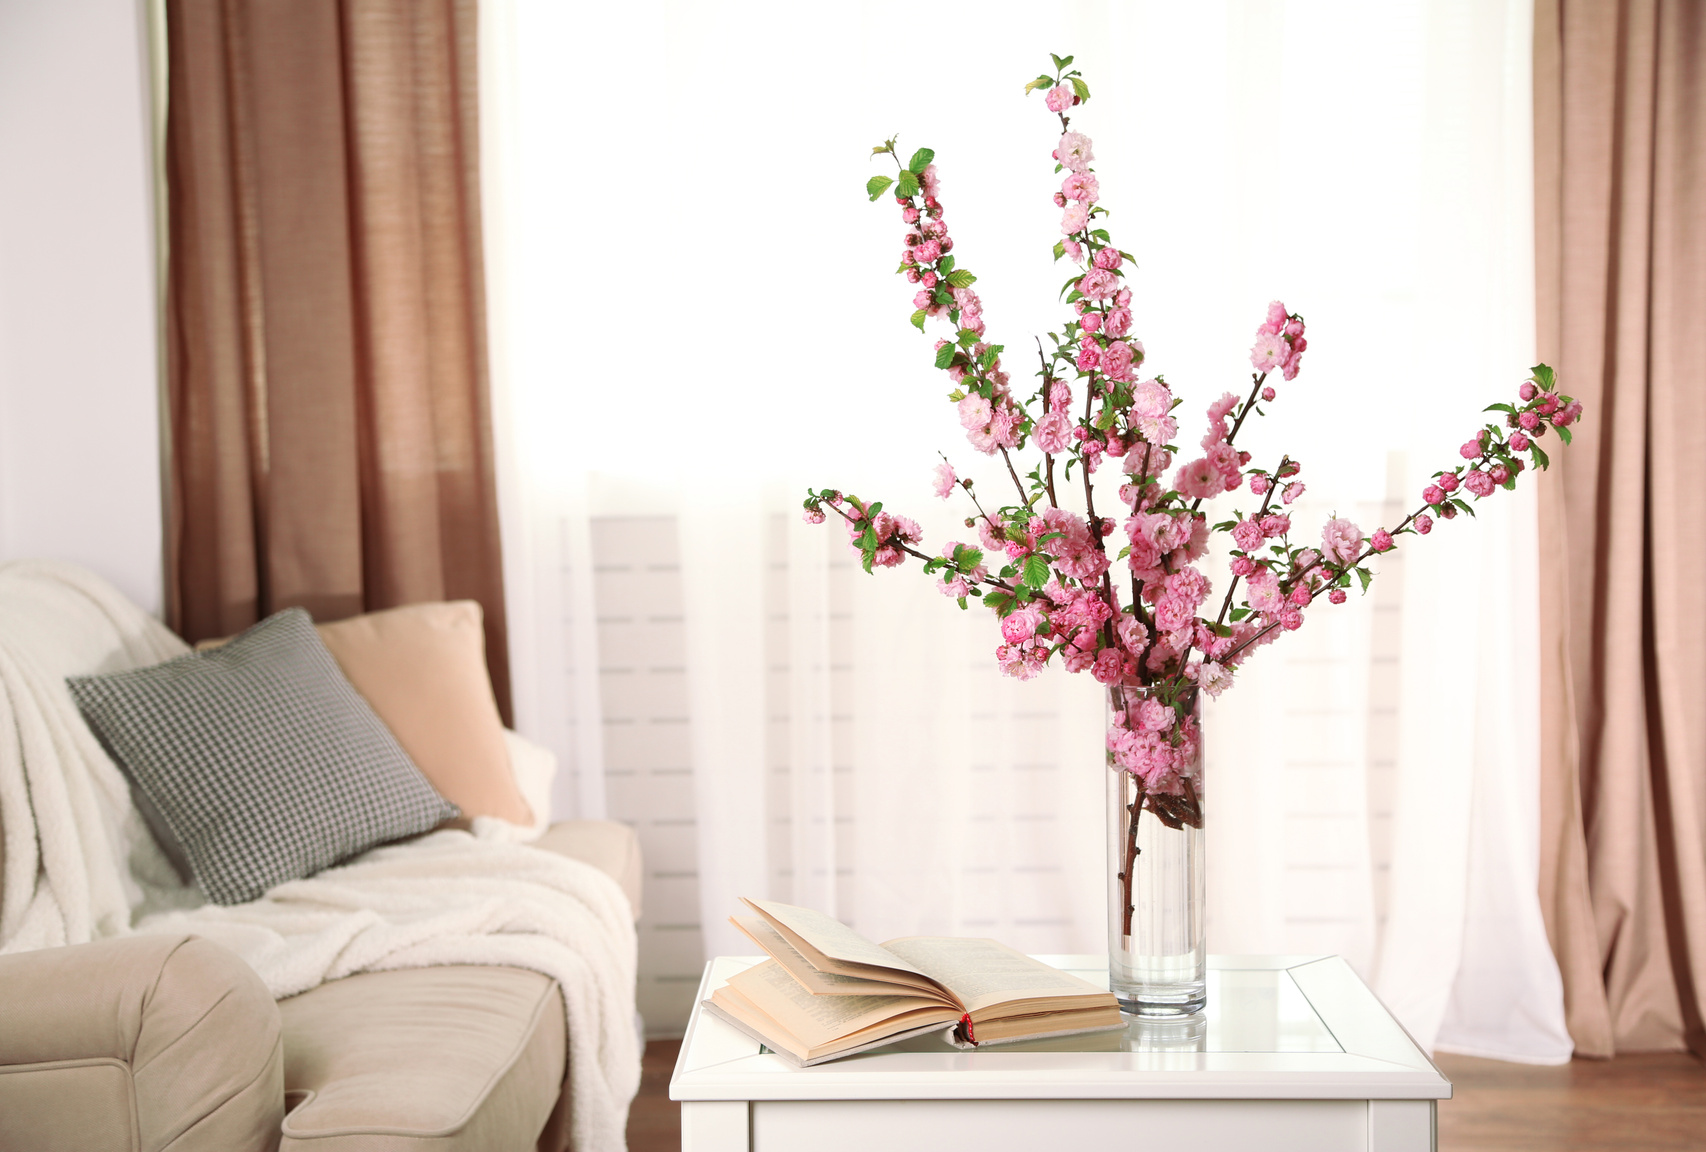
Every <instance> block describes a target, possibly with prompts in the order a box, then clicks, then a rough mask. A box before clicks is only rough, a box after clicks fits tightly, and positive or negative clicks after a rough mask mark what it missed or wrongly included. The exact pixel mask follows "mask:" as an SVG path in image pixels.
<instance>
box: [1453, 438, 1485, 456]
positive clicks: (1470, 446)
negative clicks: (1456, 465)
mask: <svg viewBox="0 0 1706 1152" xmlns="http://www.w3.org/2000/svg"><path fill="white" fill-rule="evenodd" d="M1457 454H1458V455H1459V456H1461V457H1463V458H1464V459H1465V460H1473V459H1475V458H1476V457H1478V456H1479V455H1481V439H1480V437H1476V438H1475V439H1473V440H1465V441H1464V442H1463V447H1461V448H1459V449H1458V450H1457Z"/></svg>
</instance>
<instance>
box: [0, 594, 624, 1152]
mask: <svg viewBox="0 0 1706 1152" xmlns="http://www.w3.org/2000/svg"><path fill="white" fill-rule="evenodd" d="M185 651H187V648H186V647H185V645H184V644H183V642H182V641H180V640H179V639H178V638H177V637H176V636H173V635H172V634H171V633H170V632H169V631H167V629H166V628H165V627H164V626H162V625H161V624H160V623H159V622H158V621H156V620H154V619H153V618H152V617H150V616H148V615H147V614H146V613H145V612H143V611H142V610H141V609H139V608H137V607H136V606H135V605H134V604H131V603H130V602H129V601H128V600H126V599H125V598H124V597H123V596H121V595H120V594H119V593H118V592H117V591H115V590H114V589H113V588H112V587H111V586H109V585H107V584H106V583H105V582H103V581H101V580H100V579H99V578H97V577H95V576H93V575H91V574H90V573H88V572H85V571H84V570H82V569H80V568H77V567H75V566H74V565H69V564H62V563H53V562H46V561H22V562H15V563H12V564H7V565H3V566H0V691H3V692H4V700H3V701H0V953H7V952H21V951H28V950H32V949H36V948H48V947H56V946H59V945H64V944H76V943H81V942H85V941H88V940H93V939H97V938H100V937H105V936H114V935H121V934H124V933H127V932H133V931H135V932H193V933H195V934H197V935H200V936H204V937H207V938H208V939H211V940H214V941H216V942H218V943H220V944H222V945H224V946H225V947H227V948H229V949H231V950H232V951H233V952H236V953H237V954H238V955H239V956H242V957H243V958H244V959H245V960H247V961H248V962H249V964H250V965H252V966H253V967H254V969H255V971H256V972H258V973H259V974H260V976H261V978H262V979H263V980H264V981H265V982H266V984H267V986H268V988H270V989H271V991H272V993H273V995H274V996H276V997H280V998H282V997H285V996H292V995H295V994H296V993H298V992H304V991H307V990H308V989H310V988H313V987H315V986H316V985H318V984H320V983H323V982H324V981H327V980H335V979H337V978H339V977H342V976H348V975H353V974H354V973H357V972H369V971H378V970H383V969H394V968H420V967H428V966H432V965H440V964H503V965H511V966H514V967H518V968H527V969H531V970H533V971H537V972H541V973H544V974H545V975H547V976H550V977H551V978H553V979H554V980H556V981H557V983H558V984H559V985H561V986H562V990H563V1003H564V1006H565V1008H566V1010H567V1014H568V1025H569V1027H568V1037H569V1081H570V1090H571V1092H572V1093H573V1111H574V1120H573V1123H574V1132H573V1135H574V1139H575V1144H576V1147H577V1148H579V1149H582V1150H583V1152H595V1150H601V1149H616V1148H621V1147H623V1146H624V1139H623V1121H624V1117H625V1116H626V1112H627V1106H628V1101H629V1100H630V1099H631V1098H632V1097H633V1094H634V1092H635V1090H636V1088H637V1087H638V1084H639V1053H638V1047H637V1040H636V1037H635V1035H634V1027H633V1019H634V978H635V939H634V927H633V923H632V920H631V919H630V915H631V913H630V911H629V909H628V903H627V900H626V898H625V897H624V896H623V895H622V891H621V889H620V887H618V885H617V884H616V882H615V881H614V880H612V879H610V877H608V876H606V875H605V874H604V873H602V872H600V871H599V870H598V869H596V868H593V867H591V866H590V865H586V864H583V863H580V862H579V861H575V860H569V859H567V858H565V857H562V856H558V855H556V854H555V853H550V852H543V851H539V850H537V849H533V848H528V847H525V846H522V845H517V844H511V843H504V842H503V837H501V835H498V834H496V833H495V832H493V831H492V830H483V831H485V834H484V835H482V836H480V837H475V836H470V835H468V834H467V833H463V832H437V833H433V834H432V835H429V836H425V837H422V838H420V839H418V840H415V841H411V842H409V843H404V844H395V845H390V846H387V847H382V848H377V849H374V850H373V851H371V852H367V853H364V854H363V855H361V856H358V857H356V858H355V859H353V860H350V861H347V862H345V863H344V864H342V865H340V866H338V867H335V868H330V869H327V870H326V871H324V872H321V873H319V874H318V875H316V876H312V877H309V878H307V879H304V880H297V881H292V882H290V883H287V884H281V885H279V886H278V887H276V888H274V889H272V890H271V891H269V892H268V893H267V894H266V895H265V896H264V897H262V898H261V899H259V900H255V901H252V902H250V903H248V904H242V905H237V906H234V907H220V906H217V905H206V904H201V903H200V896H199V894H198V893H196V891H195V890H194V889H193V888H187V887H185V886H184V885H182V884H181V883H180V882H179V881H178V880H177V878H176V875H175V873H174V872H173V870H172V867H171V865H170V863H169V862H168V861H167V859H166V857H165V855H164V853H163V852H162V851H161V850H160V848H159V845H158V844H157V843H156V842H155V840H154V838H153V836H152V835H151V834H150V833H149V832H148V830H147V826H146V825H145V824H144V823H143V821H142V819H141V817H140V815H139V814H138V813H137V811H136V808H135V806H134V805H133V804H132V803H131V800H130V791H129V787H128V784H127V782H126V780H125V778H124V775H123V773H121V772H120V771H119V769H118V768H117V766H116V765H114V764H113V762H112V760H111V758H110V757H108V756H107V754H106V752H105V751H104V750H103V749H102V748H101V746H100V743H99V742H98V741H97V740H96V739H95V737H94V735H93V734H92V733H91V732H90V731H89V728H88V726H87V725H86V724H85V723H84V722H83V719H82V716H81V714H80V713H79V712H78V711H77V708H76V705H75V704H73V703H72V701H71V696H70V693H69V692H68V691H67V689H66V687H65V677H66V676H68V675H73V674H81V673H88V672H111V671H119V670H121V669H125V668H132V667H139V666H142V665H146V664H152V663H156V662H158V661H160V660H165V659H169V658H171V657H173V656H177V655H181V654H182V653H184V652H185ZM481 823H482V824H484V823H485V822H484V821H482V822H481Z"/></svg>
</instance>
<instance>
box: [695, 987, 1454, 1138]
mask: <svg viewBox="0 0 1706 1152" xmlns="http://www.w3.org/2000/svg"><path fill="white" fill-rule="evenodd" d="M760 959H762V958H761V957H737V956H722V957H718V958H717V959H716V960H713V961H712V962H711V963H710V964H708V965H706V967H705V977H704V979H703V981H701V983H700V985H699V999H700V1000H701V1001H703V1000H704V999H705V998H706V997H707V996H709V995H710V994H711V992H712V991H713V990H714V989H716V988H718V987H720V986H721V985H722V984H723V983H724V982H725V981H726V980H727V979H728V978H729V977H730V976H731V975H733V974H734V973H736V972H739V971H741V970H742V969H744V968H746V967H749V966H750V965H753V964H756V963H758V961H759V960H760ZM1040 959H1042V960H1044V961H1045V962H1047V963H1050V964H1053V965H1055V966H1056V967H1058V968H1064V969H1067V970H1068V971H1071V972H1074V973H1076V974H1078V975H1080V976H1082V977H1084V978H1085V979H1086V980H1089V981H1091V982H1093V983H1101V984H1103V985H1104V986H1105V985H1106V980H1107V975H1106V972H1105V970H1104V969H1103V967H1102V964H1103V961H1102V958H1101V957H1096V956H1044V957H1040ZM669 1095H670V1098H671V1099H672V1100H679V1101H680V1102H681V1147H682V1152H795V1150H799V1152H808V1150H809V1152H855V1150H857V1152H866V1150H868V1149H873V1148H881V1149H884V1150H885V1152H911V1150H914V1149H916V1150H918V1152H944V1150H946V1149H955V1148H966V1149H977V1150H978V1152H1000V1150H1006V1149H1014V1150H1018V1149H1025V1150H1027V1152H1029V1150H1032V1149H1044V1148H1073V1147H1076V1148H1081V1149H1082V1150H1083V1152H1102V1150H1103V1149H1107V1150H1109V1152H1112V1150H1114V1149H1119V1150H1120V1152H1150V1150H1155V1152H1161V1150H1163V1149H1164V1150H1166V1152H1179V1150H1181V1149H1191V1150H1193V1152H1198V1150H1218V1149H1228V1150H1231V1149H1237V1150H1239V1152H1245V1150H1249V1149H1261V1150H1263V1152H1293V1150H1295V1152H1353V1150H1354V1152H1434V1149H1435V1148H1436V1146H1437V1145H1436V1138H1435V1111H1436V1108H1437V1104H1436V1101H1439V1100H1445V1099H1449V1098H1450V1097H1451V1083H1450V1081H1448V1080H1446V1078H1445V1077H1444V1076H1442V1075H1440V1073H1439V1070H1438V1069H1436V1068H1435V1067H1434V1066H1433V1064H1432V1062H1430V1061H1429V1060H1428V1058H1427V1056H1426V1054H1425V1053H1423V1052H1422V1051H1421V1049H1419V1048H1417V1047H1416V1045H1415V1043H1414V1042H1413V1041H1411V1039H1410V1037H1409V1036H1408V1035H1407V1034H1406V1033H1405V1032H1404V1029H1403V1028H1402V1027H1400V1026H1399V1024H1398V1022H1397V1021H1396V1020H1394V1019H1393V1018H1392V1016H1391V1014H1390V1013H1388V1012H1387V1011H1386V1009H1385V1007H1384V1006H1383V1005H1382V1004H1381V1003H1380V1001H1379V1000H1377V999H1376V998H1375V996H1374V994H1373V993H1372V992H1370V991H1369V990H1368V988H1367V987H1366V986H1365V985H1364V984H1363V983H1362V981H1361V980H1359V979H1357V977H1356V974H1355V973H1354V972H1352V971H1351V969H1350V967H1349V965H1347V964H1346V963H1345V962H1344V961H1343V960H1341V959H1339V958H1338V957H1337V956H1219V957H1212V958H1210V960H1209V999H1208V1009H1207V1011H1206V1012H1205V1013H1204V1014H1203V1016H1201V1017H1198V1018H1196V1020H1195V1021H1194V1022H1192V1023H1187V1024H1171V1023H1170V1024H1165V1025H1150V1024H1147V1023H1142V1022H1134V1023H1132V1024H1131V1025H1130V1026H1129V1027H1128V1028H1127V1030H1126V1031H1125V1032H1124V1033H1118V1032H1116V1033H1103V1034H1100V1035H1091V1036H1083V1037H1069V1038H1066V1039H1064V1040H1052V1041H1034V1042H1030V1043H1026V1044H1020V1045H1012V1046H1000V1047H994V1048H990V1049H988V1050H985V1051H975V1052H961V1051H959V1050H957V1049H955V1048H953V1047H951V1046H950V1045H948V1044H945V1043H943V1042H941V1041H940V1040H937V1039H935V1038H933V1037H926V1038H920V1039H916V1040H911V1041H906V1042H904V1043H903V1044H900V1045H896V1046H894V1047H890V1048H884V1049H879V1050H877V1051H874V1052H869V1053H864V1054H861V1055H858V1056H850V1057H848V1058H847V1059H844V1060H836V1061H831V1062H830V1063H827V1064H819V1065H817V1066H816V1067H814V1068H796V1067H794V1066H793V1065H792V1064H790V1063H788V1062H787V1061H786V1060H784V1059H782V1058H781V1057H780V1056H775V1055H771V1054H769V1053H768V1052H767V1051H764V1050H761V1048H760V1046H759V1045H758V1043H757V1042H756V1041H754V1040H752V1039H750V1038H749V1037H747V1036H746V1035H745V1034H744V1033H742V1032H740V1031H738V1030H736V1029H735V1028H732V1027H730V1026H729V1025H728V1024H725V1023H724V1022H723V1021H721V1020H718V1019H717V1018H715V1017H713V1016H710V1015H708V1014H706V1013H705V1012H704V1011H702V1010H701V1009H699V1008H697V1007H696V1008H695V1009H694V1012H693V1017H692V1019H691V1020H690V1021H689V1022H688V1025H687V1036H686V1038H685V1039H684V1040H683V1041H682V1044H681V1056H680V1058H679V1059H678V1060H677V1061H676V1065H675V1075H674V1077H673V1078H672V1079H671V1080H670V1085H669Z"/></svg>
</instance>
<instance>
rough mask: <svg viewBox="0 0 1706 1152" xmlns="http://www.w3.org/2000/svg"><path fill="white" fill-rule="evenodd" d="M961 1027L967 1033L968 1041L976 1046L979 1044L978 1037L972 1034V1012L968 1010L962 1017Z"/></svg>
mask: <svg viewBox="0 0 1706 1152" xmlns="http://www.w3.org/2000/svg"><path fill="white" fill-rule="evenodd" d="M960 1028H961V1030H962V1031H964V1032H965V1034H966V1043H967V1044H970V1045H972V1046H973V1047H974V1048H975V1047H976V1046H977V1037H976V1036H974V1035H972V1030H971V1013H970V1012H967V1013H966V1014H965V1015H964V1016H961V1017H960Z"/></svg>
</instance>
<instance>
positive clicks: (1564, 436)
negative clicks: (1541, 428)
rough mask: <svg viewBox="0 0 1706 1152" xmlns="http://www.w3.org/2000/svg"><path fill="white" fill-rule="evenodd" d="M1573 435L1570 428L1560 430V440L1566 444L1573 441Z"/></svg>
mask: <svg viewBox="0 0 1706 1152" xmlns="http://www.w3.org/2000/svg"><path fill="white" fill-rule="evenodd" d="M1573 435H1574V434H1573V433H1571V431H1570V430H1569V429H1568V428H1559V429H1558V439H1560V440H1562V441H1563V442H1564V443H1566V444H1568V443H1569V442H1570V441H1571V439H1572V438H1573Z"/></svg>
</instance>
